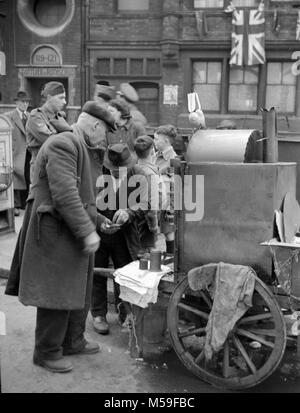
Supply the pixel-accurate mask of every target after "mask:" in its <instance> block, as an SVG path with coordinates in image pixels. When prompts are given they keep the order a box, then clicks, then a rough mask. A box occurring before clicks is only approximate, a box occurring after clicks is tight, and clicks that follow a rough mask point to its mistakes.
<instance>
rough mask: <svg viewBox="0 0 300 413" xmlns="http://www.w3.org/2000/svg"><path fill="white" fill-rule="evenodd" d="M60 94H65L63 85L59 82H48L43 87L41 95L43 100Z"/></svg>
mask: <svg viewBox="0 0 300 413" xmlns="http://www.w3.org/2000/svg"><path fill="white" fill-rule="evenodd" d="M61 93H65V88H64V85H63V84H62V83H60V82H48V83H46V84H45V85H44V87H43V90H42V92H41V95H42V96H44V97H45V98H46V97H47V96H48V95H50V96H55V95H60V94H61Z"/></svg>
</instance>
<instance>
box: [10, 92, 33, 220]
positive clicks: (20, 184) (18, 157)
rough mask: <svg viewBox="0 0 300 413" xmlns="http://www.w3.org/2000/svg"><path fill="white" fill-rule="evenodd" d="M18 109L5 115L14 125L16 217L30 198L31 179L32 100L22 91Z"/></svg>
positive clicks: (17, 104) (17, 97)
mask: <svg viewBox="0 0 300 413" xmlns="http://www.w3.org/2000/svg"><path fill="white" fill-rule="evenodd" d="M14 101H15V104H16V108H15V109H14V110H12V111H11V112H7V113H5V115H6V116H7V117H8V118H9V119H10V121H11V123H12V125H13V131H12V150H13V169H14V181H13V183H14V201H15V216H18V215H20V211H19V209H20V208H21V209H24V208H25V202H26V198H27V196H28V190H29V184H30V178H29V171H30V157H31V156H30V152H29V151H28V150H27V148H26V123H27V119H28V115H29V113H28V112H27V109H28V105H29V102H30V98H29V96H28V94H27V92H25V91H22V90H20V91H19V92H18V93H17V96H16V97H15V99H14Z"/></svg>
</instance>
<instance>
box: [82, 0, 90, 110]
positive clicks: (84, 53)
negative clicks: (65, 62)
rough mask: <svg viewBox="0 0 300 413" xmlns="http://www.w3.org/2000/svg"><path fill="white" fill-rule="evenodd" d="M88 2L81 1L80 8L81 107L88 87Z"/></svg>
mask: <svg viewBox="0 0 300 413" xmlns="http://www.w3.org/2000/svg"><path fill="white" fill-rule="evenodd" d="M89 6H90V2H89V0H83V2H82V6H81V24H82V41H81V106H82V105H83V104H84V102H86V100H87V85H88V77H89V76H88V73H87V67H89V64H88V62H87V57H88V53H87V46H86V42H87V40H88V39H89Z"/></svg>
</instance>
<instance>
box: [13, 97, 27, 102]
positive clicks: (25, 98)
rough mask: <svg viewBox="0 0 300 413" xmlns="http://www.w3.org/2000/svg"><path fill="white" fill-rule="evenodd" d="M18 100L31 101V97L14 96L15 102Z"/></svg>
mask: <svg viewBox="0 0 300 413" xmlns="http://www.w3.org/2000/svg"><path fill="white" fill-rule="evenodd" d="M18 100H19V101H20V102H30V101H31V99H30V98H28V97H23V98H18V97H15V98H14V102H17V101H18Z"/></svg>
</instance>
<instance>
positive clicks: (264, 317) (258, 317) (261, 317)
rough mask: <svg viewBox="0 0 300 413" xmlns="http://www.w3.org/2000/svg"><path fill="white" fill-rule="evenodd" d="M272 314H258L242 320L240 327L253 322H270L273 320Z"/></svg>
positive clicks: (239, 323)
mask: <svg viewBox="0 0 300 413" xmlns="http://www.w3.org/2000/svg"><path fill="white" fill-rule="evenodd" d="M272 317H273V316H272V314H271V313H265V314H257V315H252V316H249V317H245V318H242V319H241V320H240V321H239V322H238V325H242V324H247V323H252V322H253V321H261V320H268V319H270V318H272Z"/></svg>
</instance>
